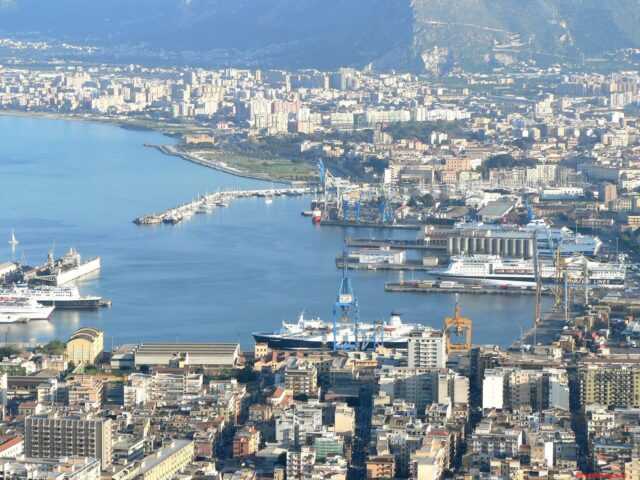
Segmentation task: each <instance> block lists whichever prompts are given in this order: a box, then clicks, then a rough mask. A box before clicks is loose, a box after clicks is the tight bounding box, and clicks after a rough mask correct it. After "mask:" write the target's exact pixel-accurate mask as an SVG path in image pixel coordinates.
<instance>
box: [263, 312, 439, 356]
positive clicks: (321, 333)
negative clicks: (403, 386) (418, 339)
mask: <svg viewBox="0 0 640 480" xmlns="http://www.w3.org/2000/svg"><path fill="white" fill-rule="evenodd" d="M424 328H428V327H424V326H423V325H417V324H409V323H403V322H402V319H401V318H400V315H398V314H392V315H391V317H390V319H389V321H387V322H381V323H379V324H373V323H361V322H360V323H358V325H357V329H356V326H355V324H353V323H348V324H342V325H339V326H338V328H337V329H336V334H335V337H334V330H333V325H332V323H331V322H324V321H323V320H320V319H319V318H315V319H306V318H304V315H303V314H301V315H300V317H299V318H298V321H297V322H295V323H288V322H282V327H281V328H280V330H279V331H277V332H274V333H254V334H253V338H254V339H255V341H256V342H262V343H267V344H268V345H269V346H270V347H271V348H280V349H305V348H332V347H333V344H334V341H335V339H336V338H337V339H338V343H341V344H352V345H355V344H356V343H359V344H362V343H367V342H371V343H373V342H374V339H379V341H380V342H381V343H382V344H383V345H384V346H386V347H391V348H407V344H408V341H409V336H410V335H411V333H412V332H415V331H416V330H419V329H424ZM361 346H363V347H364V348H367V347H373V346H374V345H361Z"/></svg>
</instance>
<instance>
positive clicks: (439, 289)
mask: <svg viewBox="0 0 640 480" xmlns="http://www.w3.org/2000/svg"><path fill="white" fill-rule="evenodd" d="M384 290H385V291H386V292H404V293H463V294H472V295H535V294H536V290H535V288H533V287H492V286H487V285H477V284H476V285H469V284H461V283H452V282H432V281H424V280H422V281H421V280H416V281H405V282H400V283H386V284H385V285H384ZM542 294H543V295H551V291H549V290H543V291H542Z"/></svg>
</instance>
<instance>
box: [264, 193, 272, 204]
mask: <svg viewBox="0 0 640 480" xmlns="http://www.w3.org/2000/svg"><path fill="white" fill-rule="evenodd" d="M264 203H266V204H267V205H271V204H272V203H273V197H272V196H271V195H269V196H267V197H264Z"/></svg>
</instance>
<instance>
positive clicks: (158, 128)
mask: <svg viewBox="0 0 640 480" xmlns="http://www.w3.org/2000/svg"><path fill="white" fill-rule="evenodd" d="M0 116H3V117H23V118H45V119H49V120H72V121H81V122H96V123H103V124H108V125H113V126H117V127H120V128H124V129H128V130H140V131H148V132H157V133H160V134H162V135H165V136H167V137H172V138H175V137H176V136H177V135H180V133H179V132H177V131H176V130H177V129H179V128H183V129H184V130H185V131H188V130H190V129H191V130H194V129H196V130H197V129H200V128H201V127H198V126H196V125H192V124H180V125H178V124H170V123H169V124H166V125H160V124H159V123H158V122H157V121H153V122H154V124H153V125H145V124H141V123H140V121H139V120H138V119H132V118H126V117H107V116H102V115H95V114H77V113H60V112H42V111H35V110H33V111H24V110H12V109H0ZM143 145H144V146H145V147H149V148H155V149H156V150H158V151H160V152H161V153H163V154H164V155H169V156H172V157H178V158H181V159H183V160H186V161H188V162H191V163H195V164H197V165H200V166H202V167H205V168H211V169H213V170H217V171H219V172H222V173H226V174H228V175H233V176H235V177H240V178H247V179H251V180H259V181H263V182H270V183H277V184H281V185H293V184H294V183H296V182H293V181H290V180H284V179H279V178H274V177H270V176H269V175H264V174H260V173H253V172H251V171H249V170H241V169H237V168H234V167H231V166H229V165H226V164H225V163H224V162H217V161H214V160H208V159H204V158H201V157H198V156H195V155H190V154H189V153H186V152H183V151H180V149H178V148H176V147H174V146H173V145H156V144H146V143H145V144H143Z"/></svg>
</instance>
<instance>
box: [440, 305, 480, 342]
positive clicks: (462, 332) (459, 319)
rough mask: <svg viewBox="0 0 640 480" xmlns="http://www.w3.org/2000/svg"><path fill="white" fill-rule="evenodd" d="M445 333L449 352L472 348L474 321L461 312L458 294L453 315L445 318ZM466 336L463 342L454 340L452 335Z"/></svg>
mask: <svg viewBox="0 0 640 480" xmlns="http://www.w3.org/2000/svg"><path fill="white" fill-rule="evenodd" d="M443 332H444V335H445V337H446V342H447V353H451V352H468V351H470V350H471V340H472V334H473V322H472V321H471V319H470V318H466V317H463V316H462V315H461V314H460V302H459V301H458V295H457V294H456V306H455V308H454V313H453V317H446V318H445V319H444V328H443ZM452 336H455V337H458V338H460V337H464V340H463V341H462V342H453V341H452V340H451V337H452Z"/></svg>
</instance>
